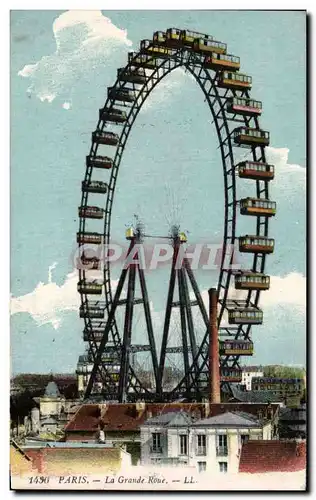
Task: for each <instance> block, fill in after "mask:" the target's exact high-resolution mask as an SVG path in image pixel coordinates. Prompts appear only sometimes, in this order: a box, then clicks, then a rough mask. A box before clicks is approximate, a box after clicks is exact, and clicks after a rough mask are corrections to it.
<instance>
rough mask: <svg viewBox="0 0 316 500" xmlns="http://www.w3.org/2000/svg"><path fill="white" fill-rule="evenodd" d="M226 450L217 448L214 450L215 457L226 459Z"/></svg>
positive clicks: (220, 447) (225, 448)
mask: <svg viewBox="0 0 316 500" xmlns="http://www.w3.org/2000/svg"><path fill="white" fill-rule="evenodd" d="M227 455H228V449H227V446H218V447H217V448H216V456H217V457H227Z"/></svg>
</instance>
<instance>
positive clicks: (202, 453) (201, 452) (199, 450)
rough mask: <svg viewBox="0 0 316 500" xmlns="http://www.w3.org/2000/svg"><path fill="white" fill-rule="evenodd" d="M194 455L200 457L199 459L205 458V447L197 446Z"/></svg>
mask: <svg viewBox="0 0 316 500" xmlns="http://www.w3.org/2000/svg"><path fill="white" fill-rule="evenodd" d="M196 454H197V455H198V456H200V457H201V456H203V457H205V456H206V447H205V446H199V447H198V448H197V450H196Z"/></svg>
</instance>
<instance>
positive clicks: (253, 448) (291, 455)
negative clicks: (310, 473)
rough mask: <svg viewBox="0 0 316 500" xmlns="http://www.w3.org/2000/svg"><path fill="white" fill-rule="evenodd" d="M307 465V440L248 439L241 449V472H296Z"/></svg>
mask: <svg viewBox="0 0 316 500" xmlns="http://www.w3.org/2000/svg"><path fill="white" fill-rule="evenodd" d="M305 467H306V445H305V442H300V443H298V442H295V441H274V440H272V441H248V443H245V444H244V445H243V447H242V449H241V455H240V461H239V472H247V473H250V474H254V473H262V472H295V471H299V470H303V469H305Z"/></svg>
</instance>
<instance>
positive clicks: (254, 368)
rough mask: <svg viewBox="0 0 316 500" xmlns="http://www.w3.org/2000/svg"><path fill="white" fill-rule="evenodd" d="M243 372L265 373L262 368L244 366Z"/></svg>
mask: <svg viewBox="0 0 316 500" xmlns="http://www.w3.org/2000/svg"><path fill="white" fill-rule="evenodd" d="M241 370H242V371H243V372H263V367H262V366H250V365H249V366H242V367H241Z"/></svg>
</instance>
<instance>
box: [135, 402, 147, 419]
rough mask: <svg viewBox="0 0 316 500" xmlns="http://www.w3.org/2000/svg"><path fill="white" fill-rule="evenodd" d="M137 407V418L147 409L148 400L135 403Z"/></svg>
mask: <svg viewBox="0 0 316 500" xmlns="http://www.w3.org/2000/svg"><path fill="white" fill-rule="evenodd" d="M135 408H136V415H137V418H139V417H141V415H142V414H143V413H144V411H145V410H146V402H145V401H137V402H136V403H135Z"/></svg>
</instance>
